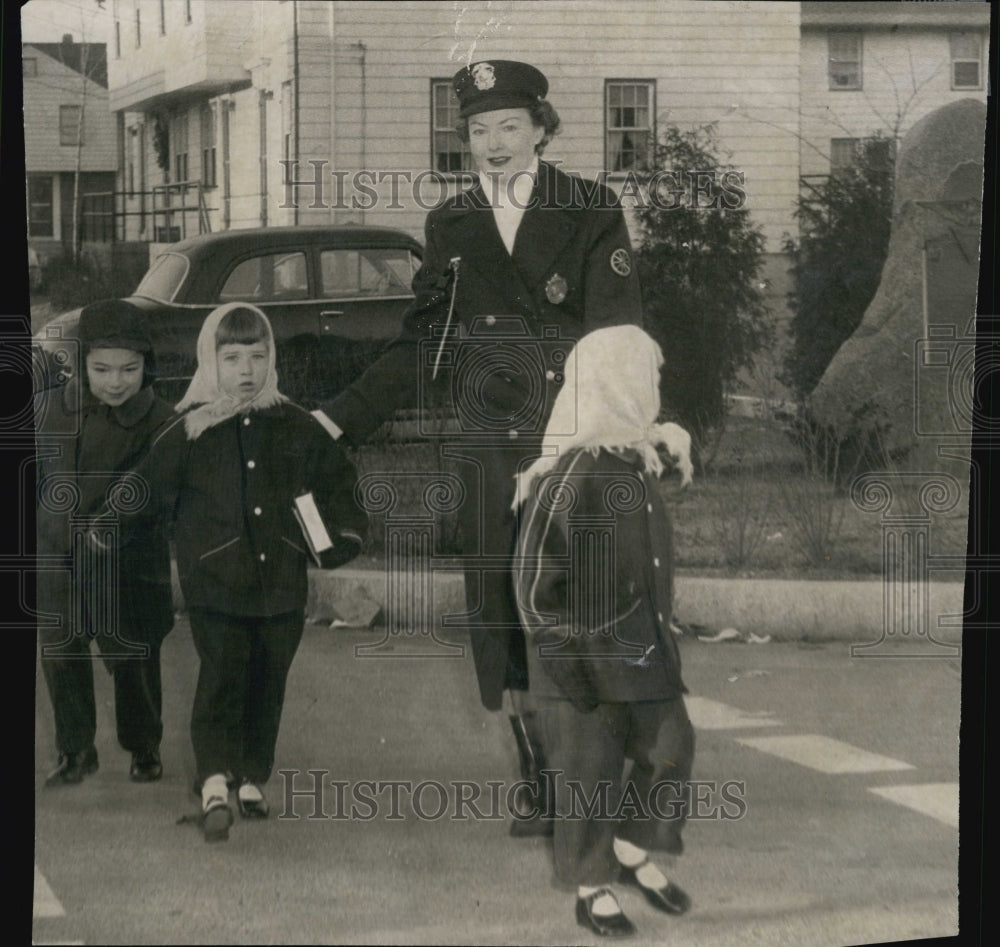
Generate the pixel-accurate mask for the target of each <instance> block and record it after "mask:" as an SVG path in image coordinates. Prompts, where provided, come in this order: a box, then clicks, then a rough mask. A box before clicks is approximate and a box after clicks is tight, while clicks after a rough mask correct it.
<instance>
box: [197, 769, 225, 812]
mask: <svg viewBox="0 0 1000 947" xmlns="http://www.w3.org/2000/svg"><path fill="white" fill-rule="evenodd" d="M213 796H219V797H221V798H222V799H228V798H229V787H228V786H227V785H226V774H225V773H216V774H215V775H214V776H209V777H208V779H206V780H205V782H204V783H202V786H201V807H202V808H203V809H204V808H206V807H207V806H208V801H209V799H211V798H212V797H213Z"/></svg>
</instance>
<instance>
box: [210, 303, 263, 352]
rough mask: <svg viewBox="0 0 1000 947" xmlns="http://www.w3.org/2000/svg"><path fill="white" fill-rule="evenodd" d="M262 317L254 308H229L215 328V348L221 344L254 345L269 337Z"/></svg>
mask: <svg viewBox="0 0 1000 947" xmlns="http://www.w3.org/2000/svg"><path fill="white" fill-rule="evenodd" d="M270 335H271V334H270V332H268V331H267V323H266V322H265V321H264V317H263V316H261V314H260V313H259V312H257V311H256V310H254V309H250V308H246V307H243V306H241V307H239V308H237V309H230V310H229V312H227V313H226V314H225V315H224V316H223V317H222V319H220V320H219V326H218V328H217V329H216V330H215V348H216V350H218V349H219V348H220V347H221V346H223V345H255V344H256V343H258V342H267V341H268V339H269V338H270Z"/></svg>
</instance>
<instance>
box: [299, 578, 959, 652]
mask: <svg viewBox="0 0 1000 947" xmlns="http://www.w3.org/2000/svg"><path fill="white" fill-rule="evenodd" d="M420 585H422V587H423V588H424V589H426V593H427V594H425V595H423V596H419V597H418V596H417V595H416V593H415V592H414V593H413V594H412V595H411V596H410V601H411V602H412V604H413V606H415V607H418V608H420V610H421V611H423V612H424V613H425V614H430V615H431V616H432V617H433V623H434V625H435V626H436V627H440V622H441V617H442V616H443V615H451V614H460V613H462V612H464V611H465V610H466V605H465V590H464V585H463V581H462V573H461V571H453V570H447V571H444V570H442V571H432V572H430V573H429V574H423V575H422V576H421V577H420ZM676 594H677V603H676V610H675V615H676V617H677V619H678V620H679V621H681V622H683V623H684V624H688V625H703V626H705V628H706V629H707V631H706V634H708V635H712V634H715V633H716V632H718V631H720V630H722V629H723V628H736V629H737V630H738V631H739V632H741V633H742V634H744V635H747V634H749V633H751V632H752V633H754V634H757V635H761V636H763V635H770V636H771V637H772V639H774V640H787V641H795V640H802V639H810V640H831V639H832V640H842V641H852V642H865V643H873V642H876V641H878V640H879V639H880V638H881V637H882V632H883V628H886V629H888V628H889V627H890V623H889V622H886V620H885V618H884V612H885V605H884V603H883V596H884V588H883V583H882V582H881V581H880V580H878V579H873V580H863V581H846V582H845V581H836V580H831V581H817V580H791V579H726V578H723V579H717V578H703V577H698V576H685V575H678V576H677V578H676ZM963 594H964V590H963V584H962V583H961V582H932V583H929V584H928V596H927V622H926V625H925V627H926V629H927V630H928V631H929V633H930V635H931V637H932V638H933V639H935V640H936V641H940V642H948V643H958V642H961V639H962V628H961V623H962V619H961V615H962V609H963ZM388 595H389V590H388V583H387V577H386V574H385V573H384V572H379V571H375V570H367V569H352V568H350V567H347V568H342V569H335V570H332V571H322V570H310V574H309V603H308V606H307V609H308V614H309V615H310V617H311V618H313V619H314V620H317V621H323V620H333V619H337V618H340V619H341V620H342V621H346V623H347V624H353V625H355V626H357V625H367V624H369V623H370V622H371V620H372V619H374V618H376V617H378V615H379V613H381V617H382V619H383V620H384V617H385V613H386V608H387V599H388ZM896 598H898V599H902V598H903V596H902V595H897V596H896ZM914 599H915V594H914V595H911V596H910V600H909V602H908V604H909V607H910V608H911V609H912V608H915V607H916V605H917V603H916V601H914ZM396 607H397V608H399V607H400V606H399V605H398V604H397V606H396ZM895 607H897V608H899V607H900V606H899V605H896V606H895ZM358 616H367V619H365V620H358ZM913 624H915V622H914V623H913ZM913 624H911V625H910V627H911V628H912V627H913ZM888 637H890V638H894V639H896V640H901V635H900V634H899V633H898V632H897V633H896V634H895V635H889V636H888ZM914 637H915V638H918V637H920V636H919V635H914Z"/></svg>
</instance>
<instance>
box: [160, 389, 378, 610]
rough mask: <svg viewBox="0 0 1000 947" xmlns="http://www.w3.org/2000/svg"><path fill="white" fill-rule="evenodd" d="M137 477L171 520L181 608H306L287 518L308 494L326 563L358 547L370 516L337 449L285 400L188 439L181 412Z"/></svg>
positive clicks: (299, 550)
mask: <svg viewBox="0 0 1000 947" xmlns="http://www.w3.org/2000/svg"><path fill="white" fill-rule="evenodd" d="M143 473H144V474H146V475H147V476H148V477H149V479H150V482H151V484H152V488H153V493H154V497H155V499H156V502H157V503H158V504H159V506H160V510H161V512H162V513H163V514H164V515H165V516H167V517H168V518H172V519H174V521H175V526H176V533H175V539H176V547H177V566H178V571H179V573H180V582H181V589H182V591H183V593H184V600H185V602H186V604H187V605H188V607H193V608H208V609H211V610H213V611H217V612H225V613H228V614H234V615H256V616H263V615H279V614H283V613H286V612H292V611H296V610H299V609H301V608H303V607H304V606H305V602H306V594H307V578H306V567H307V565H308V564H309V554H308V550H307V546H306V542H305V540H304V538H303V535H302V531H301V529H300V527H299V525H298V521H297V520H296V519H295V516H294V513H293V505H294V500H295V498H296V497H297V496H300V495H301V494H304V493H307V492H311V493H312V494H313V496H314V498H315V500H316V504H317V506H318V508H319V511H320V513H321V514H322V516H323V519H324V521H325V523H326V524H327V529H328V531H329V533H330V536H331V538H332V539H333V541H334V548H333V549H332V550H330V551H329V552H328V553H326V554H325V555H324V559H323V565H324V566H326V567H328V568H333V567H335V566H337V565H340V564H342V563H344V562H346V561H348V560H349V559H351V558H353V557H354V556H356V555H357V554H358V552H360V550H361V542H362V539H361V537H362V535H363V534H364V532H365V530H366V528H367V516H366V514H365V512H364V511H363V510H362V509H361V508H360V507H359V506H358V504H357V502H356V501H355V498H354V487H355V483H356V480H357V477H356V473H355V469H354V466H353V464H352V463H351V462H350V460H349V459H348V458H347V456H346V455H345V453H344V451H343V450H342V449H341V448H340V447H339V446H338V445H337V443H336V442H335V441H334V440H333V438H331V437H330V435H329V434H327V432H326V431H325V430H324V429H323V427H322V426H321V425H320V424H319V422H318V421H317V420H316V419H315V418H314V417H312V416H311V415H310V414H309V412H307V411H305V410H304V409H303V408H300V407H298V406H297V405H295V404H292V403H290V402H287V403H284V404H279V405H276V406H274V407H270V408H262V409H258V410H254V411H250V412H248V413H246V414H238V415H236V416H235V417H231V418H229V419H227V420H225V421H222V422H220V423H219V424H216V425H215V426H213V427H209V428H208V429H207V430H205V431H203V432H202V433H201V434H200V435H199V436H198V437H197V438H195V439H194V440H190V439H189V438H188V436H187V431H186V430H185V427H184V418H183V416H181V417H179V418H177V420H176V421H175V422H174V423H173V424H172V425H171V426H170V427H169V428H167V429H166V430H165V431H164V432H163V433H162V434H161V435H160V436H159V437H158V438H157V439H156V442H155V443H154V445H153V447H152V449H151V451H150V454H149V457H148V458H147V463H146V465H144V470H143Z"/></svg>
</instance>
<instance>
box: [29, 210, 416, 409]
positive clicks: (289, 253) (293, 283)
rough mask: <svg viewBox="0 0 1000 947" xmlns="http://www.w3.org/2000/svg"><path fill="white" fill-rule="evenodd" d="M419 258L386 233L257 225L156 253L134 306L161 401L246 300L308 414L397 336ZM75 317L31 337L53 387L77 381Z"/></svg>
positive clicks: (179, 387) (409, 240)
mask: <svg viewBox="0 0 1000 947" xmlns="http://www.w3.org/2000/svg"><path fill="white" fill-rule="evenodd" d="M421 254H422V248H421V246H420V243H419V242H418V241H417V240H415V239H414V238H413V237H411V236H410V235H409V234H407V233H405V232H403V231H401V230H395V229H393V228H390V227H363V226H354V225H331V226H309V227H264V228H255V229H247V230H228V231H225V232H222V233H213V234H203V235H201V236H198V237H191V238H189V239H187V240H182V241H180V242H179V243H174V244H171V245H170V246H169V248H168V249H166V250H165V251H164V252H162V253H160V254H159V255H158V256H157V257H156V258H155V259H154V260H153V262H152V265H151V266H150V268H149V270H148V272H147V273H146V275H145V276H144V277H143V279H142V281H141V282H140V283H139V285H138V287H137V288H136V290H135V292H134V293H133V294H132V295H131V296H129V297H127V298H128V300H129V302H132V303H134V304H135V305H136V306H138V307H140V308H141V309H143V310H144V311H145V312H146V313H147V314H148V318H149V327H150V331H151V333H152V336H153V345H154V348H155V351H156V357H157V363H158V368H159V372H158V375H159V378H158V381H157V388H158V390H159V392H160V394H162V395H163V397H165V398H166V399H167V400H170V401H176V400H178V399H179V398H180V397H181V395H183V393H184V391H185V389H186V387H187V383H188V381H189V380H190V378H191V376H192V374H193V373H194V368H195V345H196V342H197V338H198V331H199V329H200V328H201V325H202V323H203V322H204V320H205V317H206V316H207V315H208V313H209V312H211V311H212V309H213V308H214V307H215V306H218V305H219V304H221V303H226V302H234V301H238V300H239V301H245V302H250V303H253V304H254V305H255V306H258V307H259V308H260V309H262V310H263V311H264V312H265V313H267V316H268V318H269V319H270V320H271V325H272V326H273V328H274V335H275V340H276V343H277V360H278V374H279V379H280V386H281V390H282V391H283V392H284V393H285V394H287V395H288V396H289V397H291V398H292V399H294V400H295V401H298V402H299V403H300V404H302V405H303V406H304V407H314V406H315V404H316V403H317V402H318V401H320V400H323V399H325V398H329V397H332V396H333V395H335V394H336V393H337V392H339V391H340V390H341V389H342V388H344V387H345V386H346V385H348V384H350V382H351V381H352V380H353V379H354V378H356V377H357V376H358V375H359V374H360V373H361V372H362V371H364V369H365V368H366V367H367V366H368V365H369V364H371V362H372V361H374V359H375V358H376V357H377V355H378V353H379V352H380V351H381V350H382V349H383V348H384V347H385V346H386V345H387V344H388V342H390V341H391V340H392V339H393V338H395V336H396V335H397V334H398V333H399V330H400V328H401V325H402V316H403V313H404V311H405V310H406V307H407V305H408V304H409V303H410V301H411V299H412V298H413V293H412V291H411V289H410V284H411V281H412V279H413V275H414V273H415V272H416V270H417V268H418V267H419V266H420V259H421ZM78 320H79V310H75V311H73V312H68V313H64V314H63V315H60V316H57V317H56V318H55V319H53V320H52V321H51V322H49V323H48V324H47V325H46V326H44V327H43V328H42V329H41V330H40V331H39V332H38V333H36V335H35V342H36V343H37V345H38V349H39V350H40V351H44V352H45V354H46V356H47V357H46V359H45V360H44V362H43V363H42V364H40V365H39V364H38V363H36V366H37V367H36V371H40V372H41V373H42V375H43V376H44V377H42V378H40V379H37V381H38V382H40V383H41V384H42V385H43V386H45V387H48V386H51V385H52V384H58V383H59V382H60V381H63V380H65V378H66V377H68V376H69V375H70V374H72V373H73V372H74V371H79V365H78V364H77V363H78V358H77V356H76V353H75V349H74V346H73V342H72V340H73V339H74V338H75V335H76V327H77V322H78Z"/></svg>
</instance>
